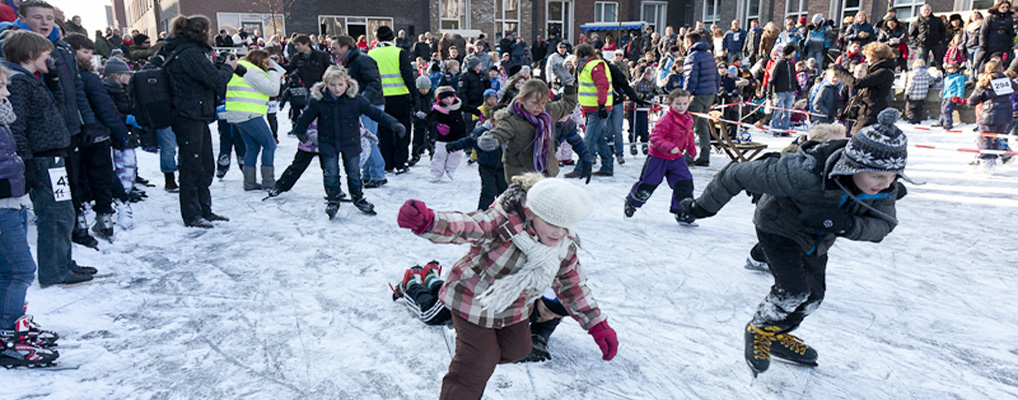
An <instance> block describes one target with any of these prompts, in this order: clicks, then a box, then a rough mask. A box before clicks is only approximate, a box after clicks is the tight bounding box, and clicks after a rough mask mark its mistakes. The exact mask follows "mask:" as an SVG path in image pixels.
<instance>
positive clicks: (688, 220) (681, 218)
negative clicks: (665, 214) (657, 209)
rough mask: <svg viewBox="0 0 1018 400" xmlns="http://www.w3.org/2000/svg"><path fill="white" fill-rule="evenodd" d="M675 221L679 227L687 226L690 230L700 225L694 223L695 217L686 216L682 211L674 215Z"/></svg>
mask: <svg viewBox="0 0 1018 400" xmlns="http://www.w3.org/2000/svg"><path fill="white" fill-rule="evenodd" d="M675 220H676V221H678V222H679V225H682V226H688V227H690V228H695V227H698V226H700V224H697V223H696V217H694V216H692V215H689V214H686V213H685V212H682V211H679V212H676V213H675Z"/></svg>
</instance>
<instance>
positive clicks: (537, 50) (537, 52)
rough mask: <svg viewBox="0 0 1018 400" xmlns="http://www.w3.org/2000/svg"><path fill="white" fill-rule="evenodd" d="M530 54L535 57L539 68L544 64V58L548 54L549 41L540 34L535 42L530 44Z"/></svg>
mask: <svg viewBox="0 0 1018 400" xmlns="http://www.w3.org/2000/svg"><path fill="white" fill-rule="evenodd" d="M530 55H531V56H533V57H534V62H535V63H538V68H541V67H542V66H543V65H544V58H545V57H547V56H548V42H545V41H544V39H543V38H541V36H540V35H538V36H537V39H534V44H532V45H530Z"/></svg>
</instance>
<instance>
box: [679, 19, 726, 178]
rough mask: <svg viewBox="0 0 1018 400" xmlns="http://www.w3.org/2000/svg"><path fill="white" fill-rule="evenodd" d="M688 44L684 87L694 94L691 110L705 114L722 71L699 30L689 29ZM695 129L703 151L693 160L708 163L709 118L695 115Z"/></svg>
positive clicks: (716, 92) (716, 89) (711, 102)
mask: <svg viewBox="0 0 1018 400" xmlns="http://www.w3.org/2000/svg"><path fill="white" fill-rule="evenodd" d="M686 46H687V47H688V48H689V54H688V55H686V62H685V64H684V65H683V66H682V74H683V78H684V80H683V82H682V88H683V89H685V90H686V91H687V92H689V93H690V94H691V95H693V99H692V100H691V101H690V103H689V111H691V112H698V113H704V114H706V113H707V111H708V110H709V109H710V106H711V105H712V104H714V97H715V96H716V95H717V94H718V92H719V91H720V88H721V75H719V74H718V66H717V63H715V62H714V56H712V55H711V54H710V52H709V50H710V44H709V43H707V42H704V41H703V39H702V38H701V37H700V34H699V33H697V32H691V33H687V34H686ZM693 130H694V131H695V132H696V136H697V137H698V138H699V139H700V155H699V157H697V159H696V160H695V161H693V163H692V164H693V165H696V166H708V165H710V131H708V130H707V120H706V119H703V118H696V123H695V124H694V125H693ZM687 161H689V160H687Z"/></svg>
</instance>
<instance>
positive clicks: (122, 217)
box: [117, 203, 134, 229]
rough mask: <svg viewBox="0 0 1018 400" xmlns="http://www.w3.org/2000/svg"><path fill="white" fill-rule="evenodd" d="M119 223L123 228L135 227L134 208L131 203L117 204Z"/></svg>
mask: <svg viewBox="0 0 1018 400" xmlns="http://www.w3.org/2000/svg"><path fill="white" fill-rule="evenodd" d="M117 225H120V228H121V229H131V228H133V227H134V210H133V209H131V203H121V204H117Z"/></svg>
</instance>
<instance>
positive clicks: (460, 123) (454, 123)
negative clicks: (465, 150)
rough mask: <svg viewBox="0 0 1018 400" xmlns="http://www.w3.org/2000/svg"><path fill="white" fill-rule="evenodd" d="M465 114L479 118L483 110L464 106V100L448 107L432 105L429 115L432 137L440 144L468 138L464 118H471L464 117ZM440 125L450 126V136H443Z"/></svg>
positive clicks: (437, 104)
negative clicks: (439, 129) (439, 128)
mask: <svg viewBox="0 0 1018 400" xmlns="http://www.w3.org/2000/svg"><path fill="white" fill-rule="evenodd" d="M464 112H467V113H470V114H474V115H477V116H480V115H481V110H478V109H477V107H473V106H470V105H467V104H464V103H463V99H456V102H455V103H453V104H452V105H451V106H448V107H446V106H444V105H441V104H439V103H438V102H435V103H434V104H433V105H432V109H431V112H429V113H428V125H429V126H428V128H429V129H430V130H431V134H432V135H433V136H432V137H434V138H435V140H436V141H439V142H455V141H457V140H460V139H463V138H464V137H466V136H467V124H466V121H464V119H463V118H469V117H466V116H465V115H463V113H464ZM439 124H444V125H448V126H449V134H448V135H442V134H441V133H440V132H439V131H438V125H439Z"/></svg>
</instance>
